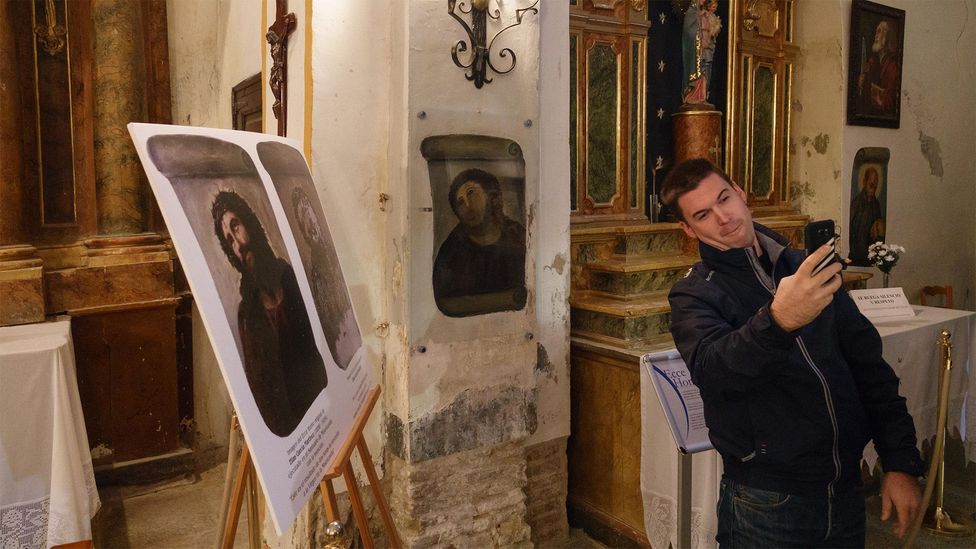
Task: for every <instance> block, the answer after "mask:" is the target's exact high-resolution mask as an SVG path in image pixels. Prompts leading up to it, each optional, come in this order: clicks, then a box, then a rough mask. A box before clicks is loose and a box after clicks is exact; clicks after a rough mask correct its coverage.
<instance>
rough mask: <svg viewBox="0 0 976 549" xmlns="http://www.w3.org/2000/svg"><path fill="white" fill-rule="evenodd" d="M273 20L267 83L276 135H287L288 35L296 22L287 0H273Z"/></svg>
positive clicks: (269, 42)
mask: <svg viewBox="0 0 976 549" xmlns="http://www.w3.org/2000/svg"><path fill="white" fill-rule="evenodd" d="M275 5H276V10H275V22H274V24H273V25H271V26H270V27H268V34H266V35H265V37H266V38H267V39H268V44H271V74H270V75H269V78H268V83H269V84H270V85H271V93H273V94H274V97H275V102H274V104H273V105H272V106H271V110H272V111H274V115H275V118H276V119H278V135H280V136H282V137H284V136H286V135H288V35H290V34H291V33H292V32H294V31H295V26H296V25H297V24H298V23H297V19H296V18H295V14H294V13H286V12H287V11H288V0H275Z"/></svg>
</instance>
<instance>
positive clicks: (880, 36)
mask: <svg viewBox="0 0 976 549" xmlns="http://www.w3.org/2000/svg"><path fill="white" fill-rule="evenodd" d="M887 44H888V26H887V25H885V24H884V23H878V26H877V27H876V28H875V29H874V44H873V45H872V46H871V51H873V52H874V53H881V52H882V51H884V49H885V46H886V45H887Z"/></svg>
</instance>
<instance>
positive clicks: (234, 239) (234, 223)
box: [220, 211, 254, 270]
mask: <svg viewBox="0 0 976 549" xmlns="http://www.w3.org/2000/svg"><path fill="white" fill-rule="evenodd" d="M220 227H221V233H222V234H223V235H224V242H227V243H228V244H230V248H231V250H233V251H234V255H235V256H237V259H238V260H240V262H241V265H243V266H244V268H246V269H248V270H250V269H253V268H254V251H253V250H252V249H251V236H250V235H249V234H247V229H246V228H244V223H243V222H242V221H241V218H239V217H237V213H236V212H233V211H227V212H224V215H223V216H222V217H221V218H220Z"/></svg>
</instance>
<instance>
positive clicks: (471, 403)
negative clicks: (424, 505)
mask: <svg viewBox="0 0 976 549" xmlns="http://www.w3.org/2000/svg"><path fill="white" fill-rule="evenodd" d="M291 4H292V5H291V10H292V11H294V12H296V15H298V18H299V26H303V25H305V24H306V21H305V17H306V16H307V14H306V10H305V8H306V7H307V6H308V5H311V6H312V8H313V9H312V12H311V24H312V26H313V29H314V32H313V33H312V37H311V43H310V47H311V51H310V55H311V59H312V63H311V69H310V70H311V77H312V84H313V85H312V90H311V91H312V94H313V95H312V102H311V103H312V113H311V132H310V133H311V137H310V142H311V158H312V174H313V177H314V178H315V181H316V184H317V186H318V190H319V192H320V195H321V198H322V201H323V208H324V210H325V212H326V215H327V216H328V218H329V223H330V225H331V229H332V231H333V233H334V234H336V235H346V236H347V237H346V238H343V237H341V236H337V238H336V246H337V252H338V254H339V256H340V259H341V260H342V261H343V267H344V274H345V276H346V279H347V282H348V283H349V284H350V287H351V288H350V289H351V295H352V299H353V306H354V308H355V309H356V314H357V317H358V319H359V322H360V326H361V328H362V331H363V336H364V339H365V342H366V345H367V346H368V349H369V359H370V361H371V362H372V364H373V366H374V374H375V375H374V377H375V379H376V380H377V381H379V382H380V383H382V385H383V395H382V398H381V401H380V404H379V405H378V407H377V409H376V411H374V413H373V415H372V418H371V421H370V423H369V425H368V426H367V429H366V435H367V441H368V442H369V445H370V447H371V448H372V449H373V452H372V453H373V456H374V459H379V460H381V459H382V456H383V451H382V448H383V445H384V443H385V440H384V439H383V437H384V435H389V436H393V435H395V434H396V433H395V432H387V431H388V430H389V429H390V426H389V425H390V424H389V423H387V425H386V427H383V426H381V425H380V423H381V420H383V419H384V417H385V418H386V419H389V418H390V417H391V416H394V417H395V418H397V419H400V420H404V421H406V424H407V425H409V424H410V423H411V422H412V423H413V424H414V425H416V426H418V427H423V426H427V427H425V428H427V431H428V432H429V431H430V430H431V429H432V428H431V427H430V426H431V425H435V424H436V422H435V421H433V420H436V419H442V418H453V420H454V421H456V425H457V428H458V429H465V428H474V427H478V428H479V429H481V430H482V431H483V433H484V434H482V435H478V434H475V436H474V438H473V439H463V437H462V439H455V440H453V441H445V440H439V439H437V437H436V436H434V437H433V438H431V437H430V436H428V437H425V438H423V439H420V438H418V440H415V441H411V440H410V435H411V433H410V431H409V430H407V431H406V432H402V430H401V433H400V435H401V436H402V437H406V444H408V445H409V444H413V445H414V446H415V447H417V448H418V452H419V453H420V454H424V453H425V452H426V453H427V454H431V455H433V454H436V453H438V452H449V451H454V450H455V449H460V448H462V447H466V446H468V445H475V446H476V445H479V444H480V445H486V444H494V443H496V442H497V441H499V440H503V439H512V440H523V439H524V440H523V444H525V445H526V446H528V445H534V444H538V443H542V442H546V441H549V440H553V439H556V438H560V437H565V436H567V435H568V434H569V380H568V355H569V337H568V334H569V309H568V304H567V297H568V295H567V292H568V276H569V269H568V264H567V261H568V252H569V213H568V212H569V208H568V204H569V189H568V187H567V186H566V185H565V181H568V179H569V150H568V143H567V141H566V138H565V136H566V135H568V126H569V117H568V112H569V105H568V86H569V84H568V71H569V67H568V63H569V60H568V49H569V47H568V34H567V33H566V29H567V28H568V26H569V15H568V7H567V6H566V5H564V4H563V3H555V2H552V3H550V2H544V3H542V5H541V6H540V7H541V8H542V9H541V10H540V11H541V13H540V14H539V15H532V14H527V15H526V16H525V22H524V23H523V24H522V25H521V26H520V27H518V28H514V29H511V30H509V31H507V32H506V34H505V36H504V37H503V38H502V39H499V42H498V44H497V45H496V48H497V47H500V46H504V47H510V48H512V50H514V51H515V52H516V55H517V56H518V65H517V67H516V68H515V70H513V71H512V72H511V73H509V74H506V75H494V76H493V78H494V82H492V83H490V84H487V85H486V86H485V87H484V88H483V89H481V90H477V89H475V87H474V85H473V84H472V83H471V82H469V81H468V80H466V79H465V77H464V72H463V71H462V70H461V69H458V68H457V67H455V66H454V64H453V62H452V61H451V58H450V49H451V46H453V45H454V43H456V42H457V40H459V39H461V38H462V37H463V31H462V29H461V27H460V26H459V25H458V24H457V23H456V22H455V21H454V20H453V19H452V18H450V17H449V16H448V15H447V13H446V10H445V5H444V2H443V1H442V0H411V1H410V2H394V3H380V2H349V3H338V4H334V5H333V4H329V6H328V8H327V9H319V10H316V9H315V7H316V6H317V3H314V4H313V3H311V0H308V2H306V3H301V2H292V3H291ZM503 4H504V3H503ZM262 5H264V3H263V2H261V1H260V0H199V1H198V0H169V2H168V4H167V7H168V9H169V23H170V36H171V38H170V47H171V55H170V58H171V71H172V76H173V82H174V85H173V110H174V113H173V114H174V122H175V123H180V124H188V125H198V126H211V127H223V128H229V127H231V100H230V91H231V87H232V86H233V85H235V84H237V83H238V82H240V81H241V80H243V79H244V78H246V77H248V76H250V75H252V74H254V73H256V72H259V71H261V56H262V49H263V48H264V38H263V35H264V29H263V28H262V22H261V8H262ZM265 7H266V8H267V9H268V11H269V13H273V9H274V2H272V1H270V0H269V1H268V2H267V6H265ZM510 7H511V6H504V8H505V9H504V10H503V11H509V10H508V8H510ZM270 18H273V15H272V16H271V17H270ZM304 36H305V35H304V34H298V35H292V41H291V42H290V46H289V66H290V71H289V134H290V135H291V136H293V137H296V138H298V139H299V140H302V138H303V136H304V135H305V127H304V125H305V113H304V111H303V107H304V102H303V99H302V97H303V94H304V93H305V85H304V80H305V78H306V74H305V70H304V69H305V64H304V56H305V52H306V50H305V38H304ZM540 50H541V52H540ZM271 101H272V99H271V95H270V93H269V94H268V97H267V106H268V108H270V103H271ZM419 111H425V113H426V116H425V118H424V119H421V118H419V117H418V116H417V114H418V112H419ZM265 121H266V127H268V128H269V129H271V131H273V128H274V121H273V119H272V118H271V117H270V115H269V114H266V115H265ZM526 121H531V123H527V122H526ZM450 133H473V134H484V135H492V136H500V137H506V138H509V139H513V140H515V141H516V142H518V143H519V145H520V146H521V147H522V149H523V153H524V156H525V160H526V211H527V214H528V216H527V217H528V219H527V226H526V229H527V231H528V247H527V281H526V282H527V285H528V286H529V300H528V304H527V305H526V308H525V309H524V310H522V311H517V312H506V313H494V314H490V315H482V316H477V317H471V318H462V319H448V318H446V317H443V316H442V315H440V313H439V312H438V311H437V308H436V306H435V304H434V301H433V297H432V291H431V287H430V269H431V258H432V257H433V255H432V254H433V250H432V239H431V228H432V227H431V219H430V215H429V214H425V213H424V212H422V211H421V210H420V208H422V207H424V206H428V205H429V204H430V196H429V188H430V187H429V180H428V174H427V167H426V162H425V161H424V159H423V158H422V156H421V155H420V151H419V145H420V142H421V141H422V140H423V138H424V137H427V136H429V135H438V134H450ZM380 193H386V194H387V195H389V201H388V202H387V203H386V205H385V210H386V211H385V212H382V211H380V207H379V206H380V203H379V195H380ZM425 193H426V196H425ZM385 322H388V323H389V324H388V325H387V326H385V327H384V326H383V323H385ZM199 333H200V334H203V330H202V327H200V331H199ZM527 334H531V338H529V337H527ZM195 341H196V342H197V343H198V345H199V346H201V347H202V346H205V345H206V342H207V339H206V337H205V334H204V335H203V336H202V337H198V338H196V339H195ZM418 345H422V346H424V348H425V352H424V353H420V352H418V351H417V346H418ZM198 351H199V352H198V353H197V355H198V356H197V357H195V370H196V373H195V376H196V378H197V379H198V380H210V381H211V383H209V384H208V385H207V389H206V390H204V391H199V392H198V393H197V398H198V410H200V409H202V408H201V406H202V405H204V404H203V403H205V402H211V401H212V402H217V403H220V402H226V400H223V401H221V400H219V398H220V393H221V391H223V384H222V383H220V382H213V381H214V380H215V379H219V375H216V377H215V375H214V372H216V371H217V365H216V362H215V360H214V359H213V355H212V353H208V352H205V351H209V349H203V350H200V349H198ZM493 396H498V397H504V398H501V399H500V400H502V401H503V402H505V403H506V406H504V407H501V408H499V407H493V405H492V404H491V400H492V397H493ZM215 398H217V400H213V399H215ZM222 398H224V399H226V396H224V397H222ZM479 414H481V415H479ZM484 414H488V416H485V415H484ZM216 415H219V412H218V413H216ZM485 417H489V418H490V419H491V421H496V420H498V421H500V422H501V423H502V424H503V425H499V427H498V428H497V429H494V430H493V429H492V426H491V424H490V423H487V424H486V425H481V426H479V425H477V424H476V422H477V421H479V418H480V419H481V420H484V418H485ZM394 423H395V422H394ZM211 428H212V429H214V430H216V431H220V430H221V428H220V427H219V426H215V427H211ZM394 430H395V429H394ZM420 432H423V431H420ZM213 435H214V436H221V435H222V437H223V439H222V440H223V443H224V444H225V443H226V430H224V432H223V433H216V432H215V433H213ZM438 441H439V442H444V443H445V444H446V446H438V445H437V444H438ZM452 445H453V446H452ZM431 448H433V450H431ZM379 470H380V474H381V475H382V474H383V468H382V467H380V468H379ZM337 489H339V490H342V486H341V483H340V485H339V486H337ZM302 520H304V519H302ZM300 522H301V520H300ZM292 534H293V533H292ZM292 534H288V535H286V536H285V537H284V538H282V539H279V540H276V541H275V542H274V543H273V544H272V545H274V546H281V545H282V544H284V545H287V542H286V541H284V540H285V538H287V537H289V536H290V535H292Z"/></svg>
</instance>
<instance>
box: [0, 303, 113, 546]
mask: <svg viewBox="0 0 976 549" xmlns="http://www.w3.org/2000/svg"><path fill="white" fill-rule="evenodd" d="M98 507H99V499H98V492H97V490H96V488H95V477H94V474H93V471H92V462H91V454H90V452H89V449H88V436H87V434H86V432H85V421H84V417H83V415H82V410H81V399H80V397H79V395H78V382H77V378H76V375H75V362H74V352H73V346H72V344H71V325H70V323H69V322H68V321H60V322H46V323H40V324H30V325H24V326H9V327H4V328H0V547H17V548H21V547H27V548H34V547H53V546H55V545H62V544H68V543H75V542H79V541H84V540H90V539H91V537H92V534H91V518H92V517H93V516H94V515H95V512H96V511H97V510H98Z"/></svg>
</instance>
